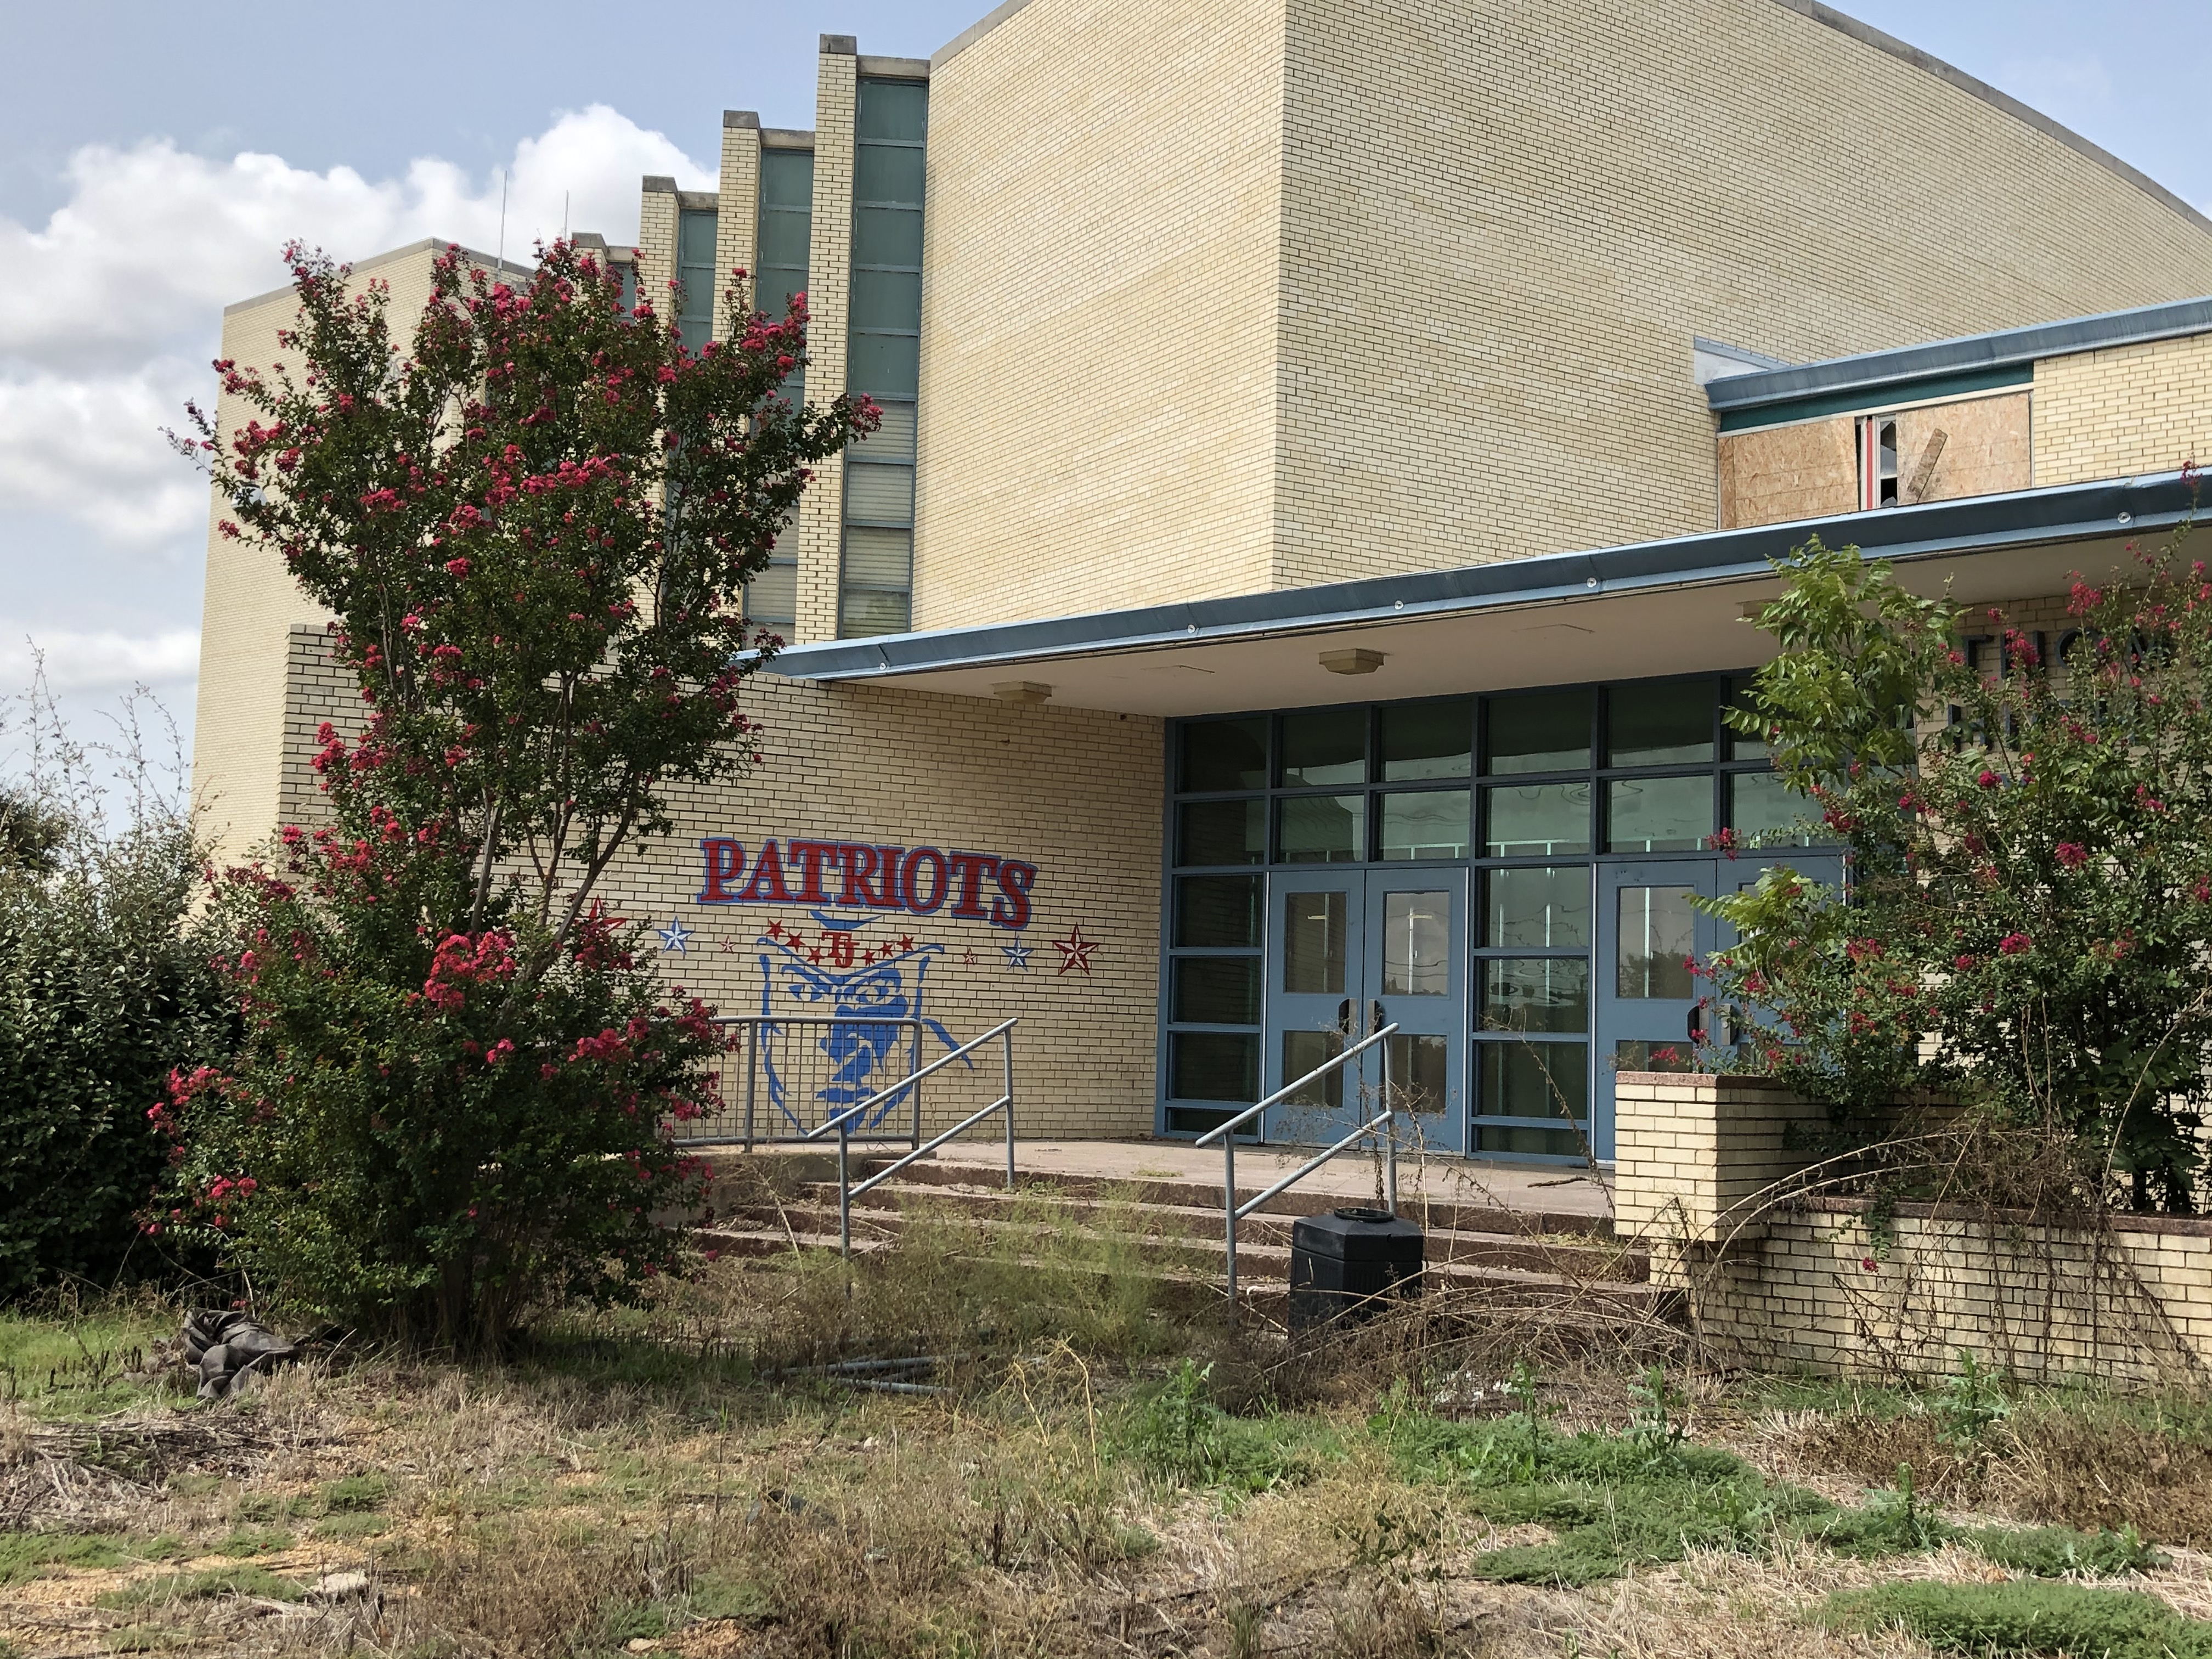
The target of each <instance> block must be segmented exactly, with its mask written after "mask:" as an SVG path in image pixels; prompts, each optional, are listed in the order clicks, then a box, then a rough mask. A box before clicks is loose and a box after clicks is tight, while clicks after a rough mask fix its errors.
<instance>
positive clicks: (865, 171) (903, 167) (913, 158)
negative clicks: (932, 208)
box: [853, 144, 923, 207]
mask: <svg viewBox="0 0 2212 1659" xmlns="http://www.w3.org/2000/svg"><path fill="white" fill-rule="evenodd" d="M922 155H923V152H922V151H921V150H919V149H911V148H908V147H907V146H904V145H897V144H862V145H861V146H860V149H859V150H858V151H857V152H856V153H855V154H854V157H853V199H854V201H856V202H904V203H909V204H913V205H915V206H917V207H918V206H920V205H921V173H922V160H921V158H922Z"/></svg>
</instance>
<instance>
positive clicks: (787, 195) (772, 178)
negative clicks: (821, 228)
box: [761, 148, 814, 260]
mask: <svg viewBox="0 0 2212 1659" xmlns="http://www.w3.org/2000/svg"><path fill="white" fill-rule="evenodd" d="M761 205H762V206H763V207H772V208H805V210H807V211H808V213H809V214H811V213H812V212H813V210H814V152H813V151H812V150H811V149H775V148H771V149H763V150H762V151H761ZM799 253H800V258H802V260H803V259H804V258H805V248H803V247H802V248H801V249H800V250H799Z"/></svg>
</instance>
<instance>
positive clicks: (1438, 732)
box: [1380, 701, 1474, 783]
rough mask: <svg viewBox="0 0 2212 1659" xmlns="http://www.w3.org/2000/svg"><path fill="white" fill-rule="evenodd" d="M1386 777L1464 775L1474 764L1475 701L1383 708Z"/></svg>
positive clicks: (1407, 778) (1386, 779)
mask: <svg viewBox="0 0 2212 1659" xmlns="http://www.w3.org/2000/svg"><path fill="white" fill-rule="evenodd" d="M1382 726H1383V732H1382V739H1381V745H1380V746H1381V749H1382V762H1383V764H1382V767H1381V773H1382V780H1383V782H1385V783H1412V782H1414V781H1418V780H1419V779H1422V778H1463V777H1465V776H1467V775H1468V772H1469V771H1470V770H1472V769H1473V767H1474V752H1473V751H1474V702H1472V701H1462V702H1423V703H1415V704H1413V706H1412V707H1411V708H1385V709H1383V711H1382Z"/></svg>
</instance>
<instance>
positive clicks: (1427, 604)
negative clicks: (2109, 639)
mask: <svg viewBox="0 0 2212 1659" xmlns="http://www.w3.org/2000/svg"><path fill="white" fill-rule="evenodd" d="M2196 507H2197V483H2196V481H2195V480H2194V479H2193V478H2185V475H2184V474H2182V473H2180V472H2165V473H2158V474H2155V475H2149V476H2146V477H2136V478H2122V479H2113V480H2100V481H2099V482H2096V483H2086V484H2060V485H2056V486H2052V487H2051V488H2048V489H2033V490H2019V491H2015V492H2013V493H2011V494H2008V495H1981V496H1972V497H1969V498H1967V499H1966V500H1963V501H1935V502H1930V503H1928V504H1927V505H1924V506H1920V507H1895V508H1891V509H1889V510H1887V511H1882V512H1873V513H1847V514H1843V515H1839V516H1837V517H1833V518H1826V519H1799V520H1792V521H1790V522H1789V523H1786V524H1777V525H1761V526H1756V527H1754V528H1752V529H1747V530H1717V531H1705V532H1699V534H1696V535H1692V536H1679V537H1673V538H1668V539H1666V540H1662V541H1653V542H1633V543H1628V544H1623V545H1620V546H1615V547H1608V548H1600V549H1596V550H1590V551H1586V552H1571V553H1552V554H1545V555H1541V556H1537V557H1534V558H1528V559H1511V560H1505V561H1501V562H1498V563H1495V564H1480V565H1468V566H1463V567H1462V568H1457V569H1452V570H1433V571H1417V572H1413V573H1411V574H1405V575H1392V576H1373V577H1365V578H1363V579H1361V580H1357V581H1349V582H1332V583H1329V584H1327V585H1325V586H1316V587H1298V588H1281V589H1273V590H1270V591H1267V592H1260V593H1243V594H1237V595H1234V596H1232V597H1229V598H1225V599H1193V600H1188V601H1185V602H1182V603H1180V604H1175V605H1147V606H1143V607H1140V608H1137V609H1133V610H1128V611H1093V612H1091V613H1088V614H1085V615H1079V616H1072V617H1047V618H1042V619H1039V620H1036V621H1030V622H1014V623H985V624H981V625H979V626H976V627H972V628H953V629H937V630H933V631H931V632H928V633H919V634H893V635H884V636H881V637H879V638H875V639H868V640H835V641H823V642H822V643H820V644H816V645H799V646H791V647H786V648H785V649H784V650H783V651H782V652H781V653H779V654H778V655H777V656H776V657H775V659H774V660H773V662H771V663H770V664H769V672H770V673H773V674H776V675H780V676H781V677H783V678H787V679H809V680H818V681H824V682H829V683H833V684H834V683H836V682H840V681H849V680H866V679H869V678H874V677H876V676H878V675H882V674H896V673H927V672H931V671H944V670H947V669H954V668H980V667H987V666H996V665H1013V664H1017V663H1021V662H1025V661H1034V660H1036V659H1041V658H1052V657H1062V656H1066V655H1067V654H1069V653H1075V652H1083V653H1102V652H1122V651H1137V650H1146V649H1160V648H1164V647H1172V646H1177V645H1192V644H1199V643H1203V642H1205V641H1220V640H1230V639H1257V638H1264V637H1267V636H1268V635H1278V634H1305V633H1326V632H1334V631H1337V630H1340V629H1346V628H1359V627H1368V626H1374V625H1377V624H1380V623H1392V622H1405V621H1407V620H1410V619H1413V618H1417V617H1425V616H1442V615H1451V614H1457V613H1469V612H1475V611H1486V610H1492V609H1502V608H1504V607H1507V606H1511V605H1530V604H1541V603H1543V602H1545V601H1547V600H1552V601H1557V600H1563V599H1595V598H1598V597H1601V595H1603V594H1605V593H1607V592H1632V591H1635V590H1637V589H1640V588H1648V587H1657V586H1685V585H1691V584H1698V583H1705V582H1718V581H1727V580H1743V579H1745V578H1747V577H1750V576H1756V575H1761V574H1765V572H1766V571H1767V570H1768V569H1770V568H1771V563H1772V562H1773V561H1774V560H1776V559H1779V558H1782V557H1784V556H1787V555H1788V554H1789V553H1790V551H1791V550H1794V549H1796V548H1797V547H1800V546H1802V545H1803V544H1804V543H1805V542H1806V541H1808V539H1810V538H1813V537H1814V536H1819V537H1820V538H1821V539H1822V540H1824V541H1828V542H1830V543H1831V544H1834V545H1838V546H1844V545H1857V546H1858V547H1860V548H1863V549H1864V550H1865V551H1866V552H1867V553H1868V554H1869V555H1870V556H1875V557H1877V558H1887V559H1905V560H1910V559H1915V558H1924V557H1929V556H1936V555H1940V554H1943V553H1953V552H1960V551H1967V550H1991V549H1996V548H2002V547H2028V546H2035V545H2039V544H2045V543H2049V542H2055V541H2070V540H2074V539H2077V538H2084V537H2090V536H2116V535H2121V534H2127V533H2136V532H2144V531H2151V530H2160V529H2165V528H2167V527H2170V526H2172V525H2175V524H2178V523H2179V522H2181V521H2182V520H2185V519H2186V518H2189V517H2191V516H2192V515H2193V514H2194V513H2195V511H2196Z"/></svg>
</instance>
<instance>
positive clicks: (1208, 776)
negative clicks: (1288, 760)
mask: <svg viewBox="0 0 2212 1659" xmlns="http://www.w3.org/2000/svg"><path fill="white" fill-rule="evenodd" d="M1266 785H1267V718H1266V717H1265V716H1264V715H1262V716H1260V717H1258V718H1255V719H1253V720H1200V721H1198V722H1196V723H1194V724H1193V725H1189V726H1184V727H1183V729H1182V786H1181V787H1182V789H1183V791H1184V792H1185V793H1194V794H1196V793H1212V791H1214V790H1217V789H1260V788H1264V787H1266Z"/></svg>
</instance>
